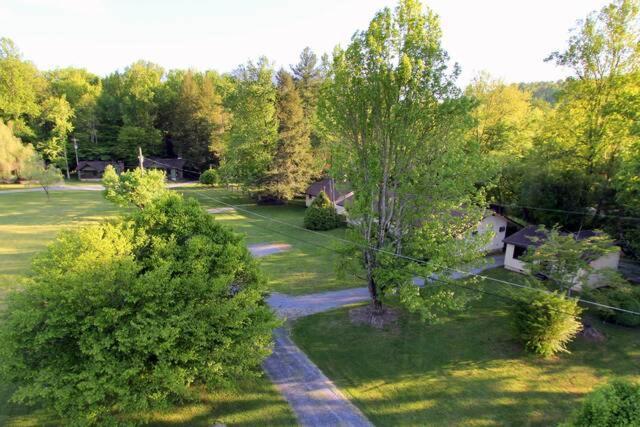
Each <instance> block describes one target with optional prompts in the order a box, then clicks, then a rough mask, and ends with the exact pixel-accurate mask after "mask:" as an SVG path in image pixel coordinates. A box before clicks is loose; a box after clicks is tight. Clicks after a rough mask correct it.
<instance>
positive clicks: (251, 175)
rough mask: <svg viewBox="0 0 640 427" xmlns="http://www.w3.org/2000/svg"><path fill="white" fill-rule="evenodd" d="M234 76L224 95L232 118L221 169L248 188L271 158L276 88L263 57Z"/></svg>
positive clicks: (260, 176)
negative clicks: (230, 91)
mask: <svg viewBox="0 0 640 427" xmlns="http://www.w3.org/2000/svg"><path fill="white" fill-rule="evenodd" d="M234 77H235V81H236V84H235V87H234V90H233V92H232V93H231V94H230V95H229V96H228V97H227V104H228V107H229V109H230V111H231V113H232V120H231V125H230V129H229V134H228V146H227V149H226V153H225V156H224V159H223V172H224V177H225V179H226V180H231V181H235V182H238V183H239V184H241V185H242V186H243V187H244V188H245V189H248V188H251V187H254V186H257V185H259V184H260V182H261V180H262V179H263V178H264V176H265V174H266V172H267V170H268V168H269V165H270V164H271V162H272V160H273V155H274V152H275V146H276V141H277V139H278V119H277V116H276V89H275V87H274V85H273V81H272V80H273V69H272V68H271V65H270V64H269V62H268V60H267V59H266V58H264V57H263V58H260V59H259V60H258V62H257V63H253V62H249V63H248V64H247V65H246V66H241V67H239V68H238V69H237V70H236V71H235V73H234Z"/></svg>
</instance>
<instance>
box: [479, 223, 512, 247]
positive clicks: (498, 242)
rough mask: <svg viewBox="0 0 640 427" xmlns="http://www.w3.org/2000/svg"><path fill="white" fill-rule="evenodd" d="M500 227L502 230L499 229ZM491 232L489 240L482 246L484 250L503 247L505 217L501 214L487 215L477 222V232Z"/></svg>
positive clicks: (505, 227)
mask: <svg viewBox="0 0 640 427" xmlns="http://www.w3.org/2000/svg"><path fill="white" fill-rule="evenodd" d="M500 228H502V231H500ZM489 231H491V232H493V237H492V238H491V241H490V242H489V243H487V244H486V245H485V246H484V248H482V249H483V250H484V251H485V252H494V251H501V250H502V248H503V247H504V243H503V242H502V241H503V240H504V238H505V237H507V236H506V233H507V219H506V218H505V217H503V216H501V215H489V216H487V217H485V218H483V219H482V221H480V223H479V224H478V233H480V234H482V233H486V232H489Z"/></svg>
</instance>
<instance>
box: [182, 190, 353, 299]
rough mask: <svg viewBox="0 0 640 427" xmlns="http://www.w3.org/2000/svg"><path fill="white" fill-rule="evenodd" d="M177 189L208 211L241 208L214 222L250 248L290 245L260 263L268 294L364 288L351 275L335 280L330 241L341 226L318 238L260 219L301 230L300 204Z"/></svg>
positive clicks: (341, 234) (333, 242)
mask: <svg viewBox="0 0 640 427" xmlns="http://www.w3.org/2000/svg"><path fill="white" fill-rule="evenodd" d="M176 191H181V192H182V193H183V194H184V195H185V196H192V197H195V198H197V199H198V200H199V201H200V202H201V203H202V205H203V206H205V207H207V208H213V207H225V206H226V205H224V204H223V203H220V201H221V202H224V203H227V204H232V205H235V206H239V207H240V208H241V209H243V210H245V211H240V210H237V211H235V212H231V213H220V214H215V218H216V219H217V220H219V221H220V222H222V223H224V224H227V225H229V226H231V227H232V228H233V229H234V230H235V231H236V232H238V233H242V234H244V235H245V236H246V239H247V243H249V244H251V243H261V242H270V243H272V242H279V243H288V244H290V245H291V246H292V248H291V250H290V251H287V252H281V253H279V254H274V255H269V256H267V257H264V258H261V259H260V264H261V266H262V269H263V271H264V272H265V273H266V275H267V277H268V284H269V285H268V286H269V289H270V290H273V291H276V292H283V293H287V294H293V295H298V294H305V293H314V292H322V291H329V290H335V289H344V288H348V287H355V286H364V283H363V282H362V281H361V280H357V279H355V278H353V277H346V278H339V277H338V276H337V275H336V272H335V268H334V265H335V262H336V260H337V259H336V258H337V256H338V255H337V254H336V253H335V252H333V250H332V249H335V247H336V244H337V243H336V240H335V239H334V238H335V237H344V233H345V229H344V228H339V229H336V230H331V231H326V232H322V233H321V234H322V235H319V234H312V233H309V232H308V231H305V230H301V229H297V228H293V227H290V226H287V225H283V224H281V223H277V222H274V221H269V220H267V219H265V218H263V217H264V216H266V217H269V218H273V219H276V220H277V221H280V222H283V223H287V224H293V225H295V226H297V227H302V221H303V218H304V212H305V207H304V203H303V202H302V201H294V202H291V203H289V204H288V205H285V206H261V205H256V204H255V202H253V201H252V200H251V199H249V198H247V197H246V196H244V195H242V193H240V192H232V191H227V190H223V189H215V190H211V189H179V190H176ZM214 199H215V200H214ZM261 216H262V217H261ZM323 236H326V237H323Z"/></svg>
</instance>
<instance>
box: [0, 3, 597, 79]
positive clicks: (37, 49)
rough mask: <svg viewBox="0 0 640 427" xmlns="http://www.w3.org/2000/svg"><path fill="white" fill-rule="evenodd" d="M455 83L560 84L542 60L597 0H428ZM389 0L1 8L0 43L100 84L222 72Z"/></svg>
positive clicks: (326, 33) (327, 41)
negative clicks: (454, 65)
mask: <svg viewBox="0 0 640 427" xmlns="http://www.w3.org/2000/svg"><path fill="white" fill-rule="evenodd" d="M424 3H425V4H427V5H428V6H429V7H431V8H432V9H433V10H434V11H435V12H436V13H438V14H439V15H440V18H441V25H442V29H443V33H444V37H443V44H444V47H445V48H446V49H447V50H448V52H449V54H450V56H451V58H452V60H453V61H456V62H458V63H459V64H460V66H461V67H462V72H463V74H462V77H461V79H460V83H461V84H466V83H467V82H468V81H469V80H470V79H471V78H473V77H474V76H475V75H476V74H477V73H478V72H479V71H482V70H485V71H488V72H490V73H491V74H492V75H494V76H496V77H500V78H503V79H505V80H506V81H508V82H519V81H535V80H556V79H559V78H562V77H564V76H566V75H567V71H566V70H562V69H559V68H557V67H556V66H555V65H553V64H550V63H544V61H543V59H544V58H545V57H546V56H547V55H548V54H549V53H551V52H552V51H554V50H561V49H562V48H563V47H564V46H565V45H566V40H567V38H568V31H569V29H570V28H573V27H575V25H576V21H577V20H578V19H582V18H584V17H585V16H586V15H587V13H589V12H590V11H592V10H596V9H600V8H601V7H602V6H603V5H604V4H606V3H607V1H606V0H429V1H424ZM395 4H396V2H395V1H390V0H0V36H5V37H10V38H12V39H13V40H14V41H15V43H16V44H17V45H18V46H19V48H20V49H21V50H22V52H23V54H24V56H25V57H26V58H27V59H30V60H31V61H33V62H34V63H35V64H36V65H37V66H38V67H39V68H41V69H50V68H56V67H66V66H76V67H84V68H87V69H88V70H90V71H92V72H94V73H97V74H100V75H105V74H108V73H110V72H112V71H115V70H116V69H122V68H124V67H125V66H126V65H128V64H130V63H132V62H133V61H135V60H137V59H146V60H150V61H153V62H155V63H158V64H160V65H161V66H163V67H165V69H171V68H189V67H192V68H196V69H201V70H202V69H216V70H218V71H221V72H226V71H231V70H232V69H234V68H235V67H236V66H237V65H238V64H240V63H244V62H246V61H247V60H248V59H255V58H257V57H258V56H260V55H266V56H267V57H268V58H269V59H271V60H272V61H274V62H275V64H276V66H278V67H279V66H287V65H288V64H292V63H295V62H297V58H298V56H299V54H300V51H301V50H302V49H303V48H304V47H305V46H309V47H311V48H312V49H313V50H314V51H315V52H316V53H318V54H321V53H324V52H331V50H332V49H333V47H334V46H335V45H336V44H341V45H342V46H345V45H346V44H347V43H348V41H349V38H350V37H351V35H352V34H353V33H354V32H355V31H356V30H358V29H363V28H365V27H366V26H367V24H368V22H369V21H370V20H371V18H372V16H373V14H374V13H375V11H377V10H379V9H381V8H382V7H384V6H394V5H395Z"/></svg>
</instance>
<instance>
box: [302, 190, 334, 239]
mask: <svg viewBox="0 0 640 427" xmlns="http://www.w3.org/2000/svg"><path fill="white" fill-rule="evenodd" d="M339 226H340V218H339V217H338V213H337V212H336V208H335V206H333V203H331V200H329V197H327V193H325V192H324V191H321V192H320V194H318V195H317V196H316V198H315V199H313V202H311V205H310V206H309V207H308V208H307V210H306V212H305V214H304V227H305V228H308V229H309V230H332V229H334V228H337V227H339Z"/></svg>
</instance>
